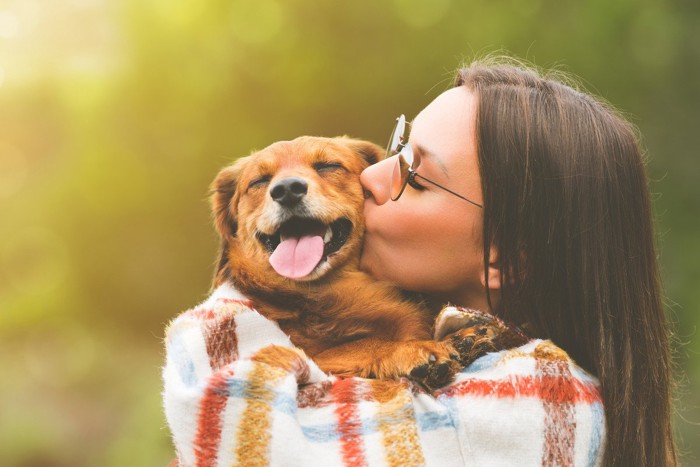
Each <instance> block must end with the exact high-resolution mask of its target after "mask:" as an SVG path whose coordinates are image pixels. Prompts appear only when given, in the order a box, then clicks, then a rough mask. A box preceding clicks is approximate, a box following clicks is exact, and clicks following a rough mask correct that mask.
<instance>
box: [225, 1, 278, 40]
mask: <svg viewBox="0 0 700 467" xmlns="http://www.w3.org/2000/svg"><path fill="white" fill-rule="evenodd" d="M283 22H284V11H283V10H282V6H281V5H280V4H279V2H277V1H276V0H257V1H252V0H235V1H234V2H232V4H231V26H232V32H233V34H235V36H236V37H238V38H239V39H240V40H242V41H243V42H248V43H254V44H255V43H263V42H267V41H269V40H270V39H272V38H273V37H275V36H276V35H277V33H278V32H279V31H280V29H281V28H282V23H283Z"/></svg>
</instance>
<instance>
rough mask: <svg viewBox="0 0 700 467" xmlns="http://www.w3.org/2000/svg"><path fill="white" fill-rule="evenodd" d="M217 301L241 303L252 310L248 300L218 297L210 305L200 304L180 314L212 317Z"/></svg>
mask: <svg viewBox="0 0 700 467" xmlns="http://www.w3.org/2000/svg"><path fill="white" fill-rule="evenodd" d="M218 303H225V304H229V303H233V304H235V305H241V306H244V307H246V308H250V311H252V310H253V302H251V301H250V300H239V299H235V298H219V299H217V300H216V302H214V304H213V305H212V306H211V307H204V306H200V307H196V308H192V309H190V310H187V311H185V312H184V313H182V316H187V317H189V318H196V319H213V318H215V317H216V315H217V313H216V312H215V307H216V305H217V304H218Z"/></svg>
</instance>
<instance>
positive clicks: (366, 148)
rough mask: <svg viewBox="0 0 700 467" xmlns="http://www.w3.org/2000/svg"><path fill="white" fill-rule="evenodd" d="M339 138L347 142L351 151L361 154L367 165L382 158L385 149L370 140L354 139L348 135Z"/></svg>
mask: <svg viewBox="0 0 700 467" xmlns="http://www.w3.org/2000/svg"><path fill="white" fill-rule="evenodd" d="M340 140H341V141H343V142H344V143H345V144H347V145H348V146H349V147H350V148H351V149H352V150H353V151H355V152H356V153H358V154H359V155H360V156H362V158H363V159H364V160H365V161H367V165H372V164H376V163H377V162H379V161H380V160H382V159H384V153H385V152H386V151H385V150H384V149H383V148H382V147H381V146H379V145H376V144H374V143H372V142H370V141H364V140H361V139H354V138H350V137H349V136H341V137H340Z"/></svg>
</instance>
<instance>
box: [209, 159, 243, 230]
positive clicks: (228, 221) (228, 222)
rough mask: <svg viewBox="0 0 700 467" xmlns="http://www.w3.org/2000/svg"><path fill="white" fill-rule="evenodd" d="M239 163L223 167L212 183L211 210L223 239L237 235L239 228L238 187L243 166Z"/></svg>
mask: <svg viewBox="0 0 700 467" xmlns="http://www.w3.org/2000/svg"><path fill="white" fill-rule="evenodd" d="M241 165H242V164H241V163H240V161H239V163H237V164H235V165H232V166H229V167H226V168H225V169H222V170H221V172H219V174H218V175H217V176H216V178H215V179H214V181H213V182H212V184H211V187H210V188H211V190H210V192H211V198H210V200H211V210H212V214H213V215H214V227H216V231H217V233H218V234H219V236H220V237H221V239H222V240H225V239H227V238H231V237H235V236H236V231H237V230H238V221H237V216H236V203H235V200H234V198H235V197H236V188H237V187H238V178H239V176H240V174H241V171H242V167H241Z"/></svg>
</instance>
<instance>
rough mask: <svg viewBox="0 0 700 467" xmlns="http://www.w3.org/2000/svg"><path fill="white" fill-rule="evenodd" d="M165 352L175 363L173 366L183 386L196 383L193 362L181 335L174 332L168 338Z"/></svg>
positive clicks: (190, 385)
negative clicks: (172, 335) (168, 341)
mask: <svg viewBox="0 0 700 467" xmlns="http://www.w3.org/2000/svg"><path fill="white" fill-rule="evenodd" d="M167 354H168V356H169V358H171V359H172V361H173V362H174V363H175V368H177V372H178V374H179V375H180V379H182V382H183V383H185V386H187V387H192V386H194V385H195V384H197V374H196V373H195V371H194V362H193V361H192V359H191V358H190V354H189V353H188V352H187V349H186V348H185V343H184V342H183V339H182V337H180V335H178V334H176V335H175V336H174V337H172V338H171V339H170V345H169V346H168V351H167Z"/></svg>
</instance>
